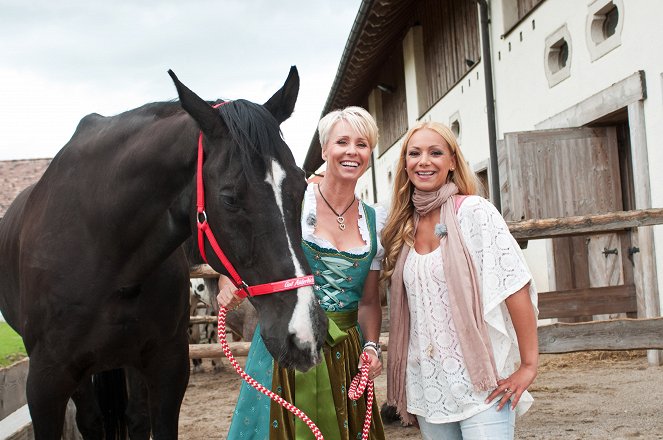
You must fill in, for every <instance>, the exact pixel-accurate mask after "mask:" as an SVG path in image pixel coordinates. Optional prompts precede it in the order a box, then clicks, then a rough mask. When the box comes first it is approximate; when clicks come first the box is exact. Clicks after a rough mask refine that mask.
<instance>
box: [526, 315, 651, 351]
mask: <svg viewBox="0 0 663 440" xmlns="http://www.w3.org/2000/svg"><path fill="white" fill-rule="evenodd" d="M538 332H539V353H571V352H576V351H590V350H649V349H663V318H653V319H628V318H624V319H614V320H610V321H592V322H583V323H578V324H562V323H557V324H552V325H546V326H541V327H539V329H538Z"/></svg>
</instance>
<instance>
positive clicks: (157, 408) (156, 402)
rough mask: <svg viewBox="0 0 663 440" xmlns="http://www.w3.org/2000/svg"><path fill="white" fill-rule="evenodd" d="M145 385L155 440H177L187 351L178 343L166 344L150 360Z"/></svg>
mask: <svg viewBox="0 0 663 440" xmlns="http://www.w3.org/2000/svg"><path fill="white" fill-rule="evenodd" d="M143 376H144V377H145V380H146V381H147V387H148V391H149V396H150V398H149V401H150V416H151V419H152V437H153V438H154V440H171V439H172V440H174V439H177V427H178V418H179V413H180V406H181V404H182V399H184V393H185V392H186V386H187V384H188V382H189V347H188V341H187V339H186V337H184V338H182V340H181V342H175V341H174V342H172V343H169V344H165V345H164V346H163V347H162V348H161V350H160V351H159V353H156V354H155V355H154V356H151V357H150V359H149V363H148V365H147V367H146V368H145V370H144V371H143Z"/></svg>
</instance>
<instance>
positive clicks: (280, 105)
mask: <svg viewBox="0 0 663 440" xmlns="http://www.w3.org/2000/svg"><path fill="white" fill-rule="evenodd" d="M298 94H299V74H298V73H297V68H296V67H295V66H292V67H291V68H290V73H289V74H288V78H287V79H286V80H285V84H283V87H281V89H280V90H279V91H278V92H276V93H274V96H272V97H271V98H269V101H267V102H266V103H265V104H263V105H264V106H265V108H266V109H267V110H269V112H270V113H271V114H272V115H274V117H275V118H276V120H277V121H279V124H280V123H281V122H283V121H285V120H286V119H288V118H289V117H290V115H292V112H293V111H294V110H295V102H296V101H297V95H298Z"/></svg>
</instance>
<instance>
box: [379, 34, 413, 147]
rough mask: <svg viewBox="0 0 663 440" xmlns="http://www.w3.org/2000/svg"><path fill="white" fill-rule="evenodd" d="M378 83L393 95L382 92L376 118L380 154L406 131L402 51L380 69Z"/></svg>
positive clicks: (397, 51) (395, 53)
mask: <svg viewBox="0 0 663 440" xmlns="http://www.w3.org/2000/svg"><path fill="white" fill-rule="evenodd" d="M378 83H383V84H386V85H388V86H390V87H392V88H393V93H388V92H382V93H381V95H382V106H381V107H382V109H381V110H382V111H381V114H380V116H379V118H378V121H377V123H378V127H379V128H380V141H379V144H380V150H379V152H380V154H382V153H384V152H385V151H387V150H388V149H389V147H391V146H392V145H393V144H394V143H395V142H396V141H398V139H400V138H401V136H403V135H404V134H405V132H406V131H407V102H406V98H405V74H404V67H403V51H402V50H401V49H400V47H399V48H398V50H396V51H394V54H393V55H392V56H391V58H389V60H388V61H387V63H386V64H385V65H384V68H383V69H382V71H381V73H380V76H379V81H378Z"/></svg>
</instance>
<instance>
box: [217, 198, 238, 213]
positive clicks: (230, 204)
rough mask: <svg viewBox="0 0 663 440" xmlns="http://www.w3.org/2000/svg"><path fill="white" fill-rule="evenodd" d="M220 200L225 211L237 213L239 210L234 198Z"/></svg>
mask: <svg viewBox="0 0 663 440" xmlns="http://www.w3.org/2000/svg"><path fill="white" fill-rule="evenodd" d="M221 199H222V200H223V205H224V206H225V207H226V209H228V210H230V211H237V210H238V209H239V205H237V199H235V198H234V197H232V196H221Z"/></svg>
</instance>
